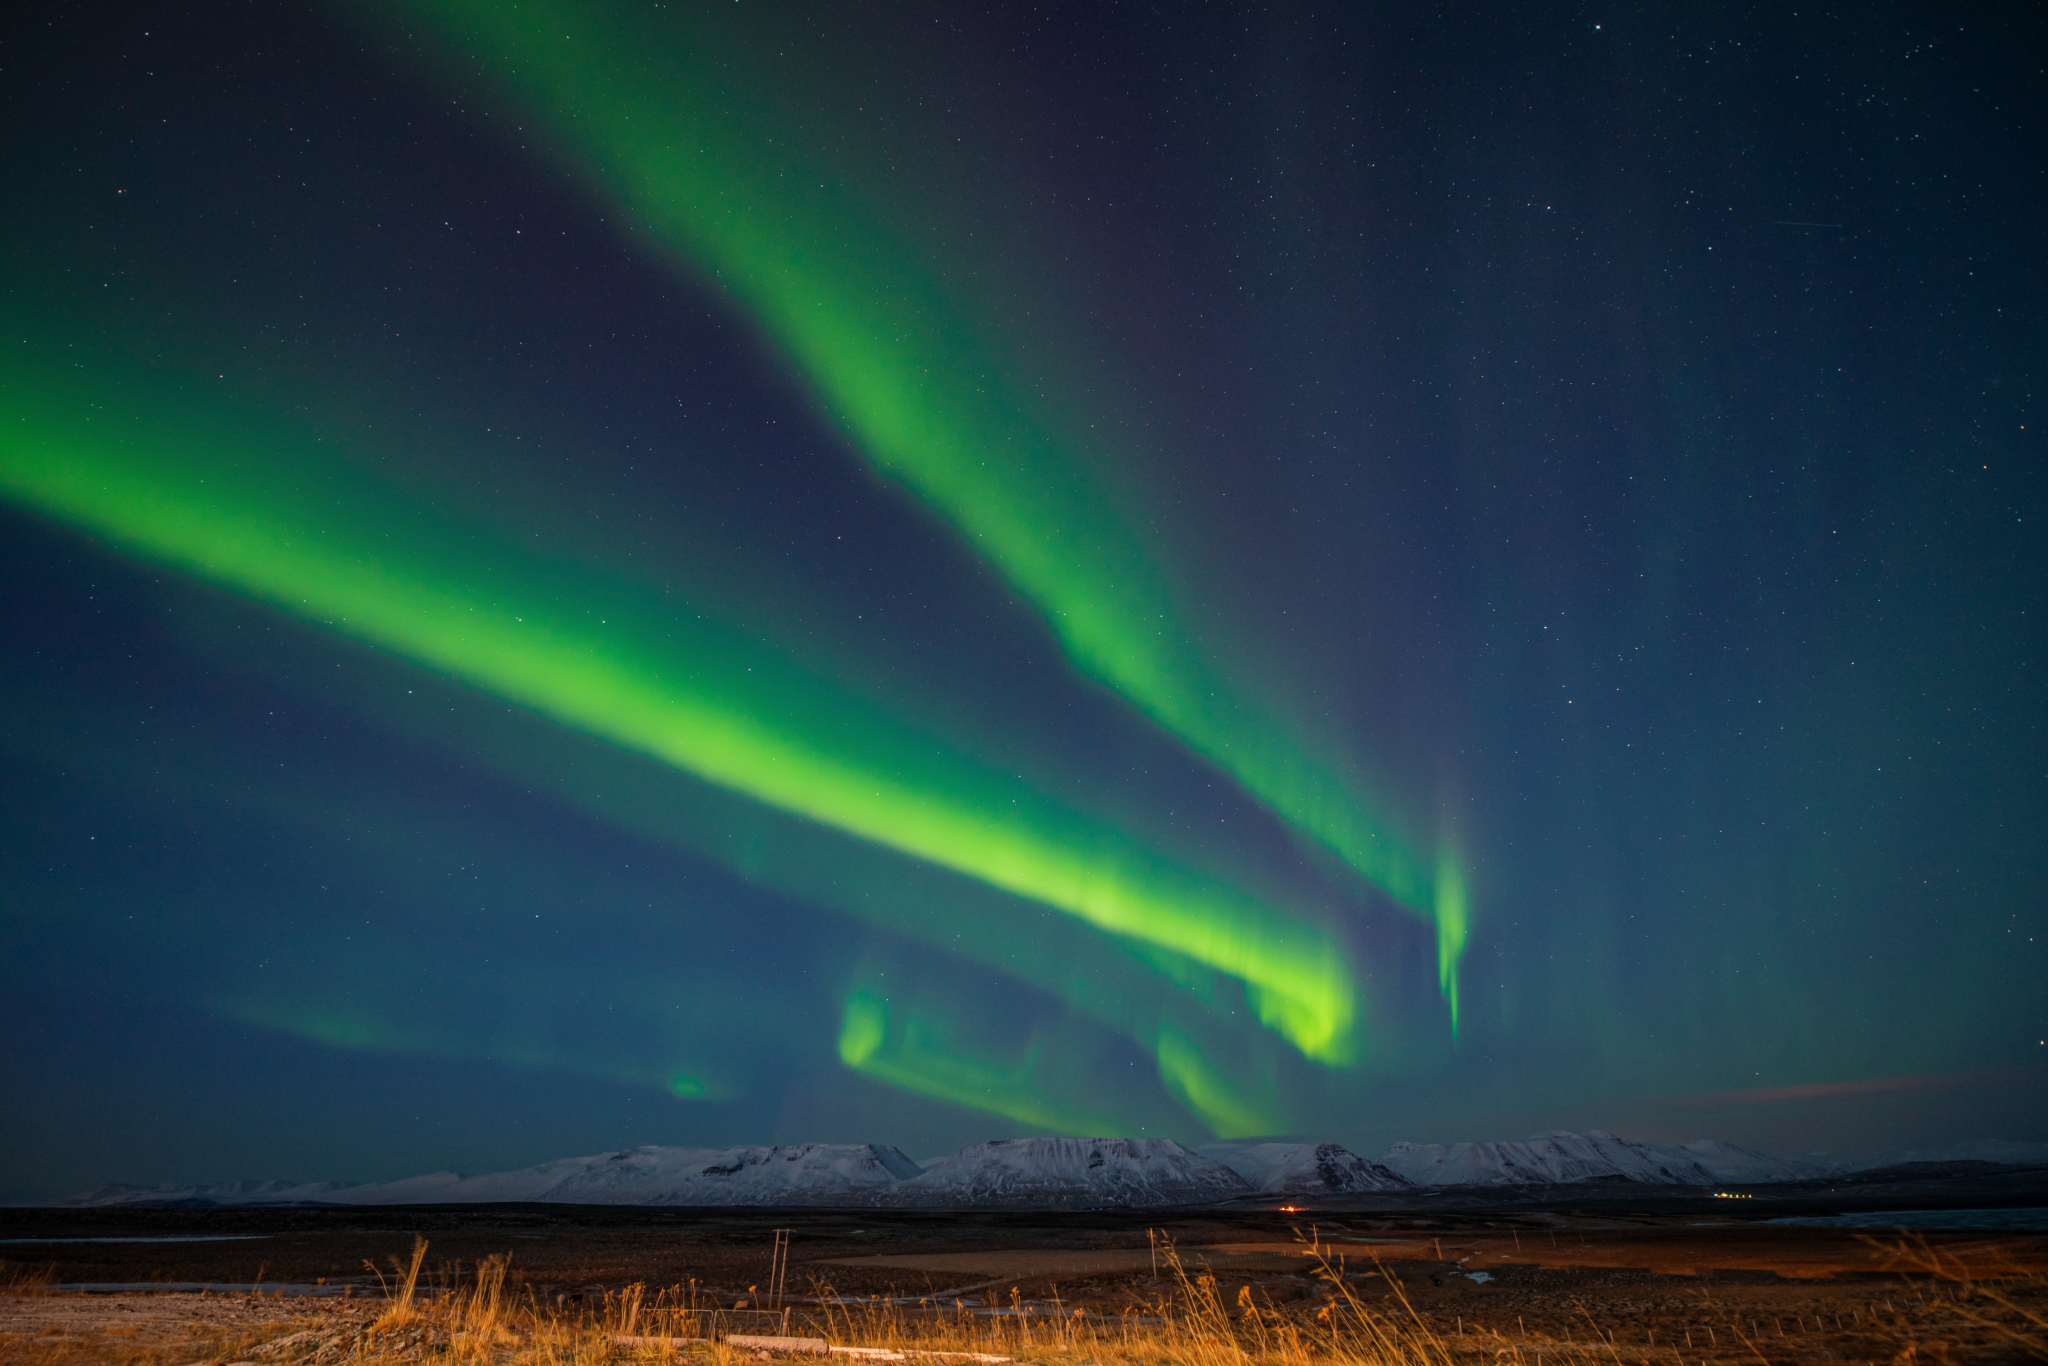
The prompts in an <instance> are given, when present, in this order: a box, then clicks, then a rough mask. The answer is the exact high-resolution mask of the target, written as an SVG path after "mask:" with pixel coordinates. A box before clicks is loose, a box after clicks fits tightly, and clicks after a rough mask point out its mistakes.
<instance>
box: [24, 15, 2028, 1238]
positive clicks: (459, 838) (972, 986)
mask: <svg viewBox="0 0 2048 1366" xmlns="http://www.w3.org/2000/svg"><path fill="white" fill-rule="evenodd" d="M4 24H5V28H4V30H0V74H4V79H0V106H4V113H0V149H4V153H0V154H4V157H5V165H4V175H5V180H4V183H5V184H6V186H7V187H8V189H7V193H6V194H5V195H4V196H0V244H4V250H0V286H4V295H0V298H4V305H0V307H4V317H5V321H6V329H5V330H4V332H0V348H4V350H0V583H4V587H5V591H4V592H0V807H4V816H0V1038H4V1040H5V1043H4V1046H0V1089H4V1092H5V1094H6V1095H7V1096H8V1098H9V1101H8V1104H7V1105H6V1106H5V1107H0V1108H4V1115H0V1168H4V1175H0V1196H6V1197H11V1198H20V1199H35V1198H44V1197H48V1196H53V1195H61V1194H65V1193H68V1192H70V1191H72V1190H76V1189H80V1188H83V1187H86V1186H90V1185H93V1184H97V1183H99V1182H103V1181H114V1180H125V1181H141V1182H168V1181H176V1180H195V1179H196V1180H223V1179H233V1178H241V1177H268V1176H295V1177H302V1178H345V1179H373V1178H384V1177H395V1176H401V1175H407V1174H411V1173H415V1172H420V1171H427V1170H435V1169H442V1168H453V1169H457V1170H464V1171H479V1170H490V1169H497V1168H504V1167H513V1166H523V1165H527V1164H530V1163H533V1162H538V1161H542V1160H545V1159H549V1158H554V1157H560V1156H565V1155H568V1154H572V1153H581V1152H591V1151H598V1150H602V1149H604V1148H607V1147H615V1146H625V1145H629V1144H637V1143H677V1144H692V1145H725V1144H731V1143H758V1142H791V1141H813V1140H815V1141H838V1142H884V1143H894V1144H896V1145H898V1146H900V1147H902V1148H904V1149H905V1150H906V1151H908V1152H911V1153H912V1154H913V1155H916V1156H921V1157H929V1156H933V1155H936V1154H937V1153H939V1152H943V1151H946V1150H949V1149H950V1148H953V1147H956V1146H958V1145H960V1144H963V1143H968V1142H973V1141H979V1140H981V1139H985V1138H991V1137H1007V1136H1016V1135H1024V1134H1035V1133H1069V1134H1081V1133H1086V1134H1128V1135H1134V1136H1159V1137H1172V1138H1178V1139H1181V1140H1183V1141H1185V1142H1189V1143H1201V1142H1213V1141H1217V1140H1219V1139H1242V1138H1250V1137H1259V1136H1276V1137H1277V1136H1296V1137H1301V1138H1308V1139H1316V1140H1328V1139H1334V1140H1337V1141H1342V1142H1346V1143H1349V1144H1351V1145H1352V1146H1354V1147H1357V1148H1359V1149H1360V1150H1362V1151H1368V1152H1375V1151H1377V1150H1378V1149H1379V1148H1380V1147H1383V1146H1384V1145H1385V1144H1387V1143H1389V1142H1392V1141H1394V1140H1397V1139H1403V1138H1407V1139H1416V1140H1429V1141H1450V1140H1457V1139H1467V1138H1503V1137H1519V1136H1522V1135H1524V1134H1526V1133H1528V1132H1532V1131H1534V1130H1537V1129H1541V1128H1551V1127H1572V1128H1585V1127H1605V1128H1610V1129H1614V1130H1616V1131H1619V1132H1622V1133H1624V1134H1627V1135H1629V1136H1642V1137H1656V1138H1677V1139H1691V1138H1697V1137H1702V1136H1713V1137H1718V1138H1723V1139H1728V1140H1732V1141H1736V1142H1743V1143H1749V1144H1753V1145H1757V1146H1761V1147H1765V1148H1768V1149H1772V1150H1775V1151H1780V1152H1801V1151H1811V1150H1819V1149H1826V1150H1830V1151H1838V1152H1841V1151H1848V1152H1857V1151H1872V1150H1879V1149H1885V1148H1889V1147H1896V1146H1900V1145H1906V1144H1929V1143H1939V1142H1943V1141H1948V1140H1957V1139H1971V1138H1989V1137H2001V1138H2011V1139H2040V1138H2044V1137H2048V1100H2044V1097H2048V1043H2043V1042H2042V1040H2043V1038H2044V1037H2048V992H2044V991H2043V990H2042V989H2041V986H2040V983H2041V982H2042V981H2044V980H2048V910H2044V904H2043V893H2044V890H2048V861H2044V853H2048V851H2044V845H2043V829H2044V818H2048V744H2044V737H2043V735H2042V729H2041V718H2042V717H2043V715H2044V700H2048V699H2044V698H2043V696H2042V687H2041V683H2042V679H2041V675H2042V673H2043V671H2044V670H2048V659H2044V658H2043V656H2042V652H2041V650H2040V641H2039V637H2040V633H2041V626H2042V617H2043V614H2044V613H2048V599H2044V594H2043V588H2044V582H2043V580H2044V566H2048V560H2044V554H2043V551H2044V544H2043V540H2042V536H2041V531H2040V528H2041V526H2042V525H2043V522H2042V519H2043V518H2044V517H2048V507H2044V506H2043V504H2044V498H2043V493H2044V484H2043V470H2042V442H2041V435H2040V433H2041V420H2042V419H2041V414H2040V412H2039V408H2040V404H2039V401H2038V399H2037V391H2038V389H2039V386H2040V385H2041V384H2042V383H2043V380H2044V375H2043V368H2044V363H2048V326H2044V322H2048V320H2044V316H2043V305H2044V303H2048V289H2044V285H2048V278H2044V276H2048V264H2044V257H2043V254H2042V253H2041V252H2040V251H2039V248H2038V243H2039V233H2040V226H2039V225H2040V209H2041V206H2042V204H2043V203H2044V202H2048V183H2044V169H2043V167H2042V165H2041V162H2040V157H2039V156H2038V142H2039V139H2040V137H2041V136H2042V133H2041V127H2042V118H2041V115H2042V108H2041V105H2042V95H2041V92H2042V90H2043V88H2044V87H2043V84H2042V80H2041V74H2042V73H2041V72H2040V71H2039V70H2038V67H2039V61H2038V53H2039V52H2040V51H2041V50H2042V46H2043V44H2042V40H2043V38H2044V37H2048V35H2044V34H2043V33H2042V32H2041V26H2040V24H2039V22H2038V20H2037V18H2035V17H2032V16H2021V15H2019V14H2018V13H2017V12H2015V11H2009V10H2005V9H2003V8H2001V7H1980V8H1968V7H1966V9H1965V10H1964V11H1956V10H1954V9H1952V8H1937V7H1932V6H1900V5H1892V6H1875V7H1866V8H1865V9H1863V10H1860V11H1857V12H1855V13H1846V12H1835V11H1831V10H1827V9H1813V10H1805V9H1801V10H1798V11H1793V10H1790V9H1786V8H1782V7H1780V8H1772V9H1761V8H1752V7H1747V6H1728V5H1704V6H1702V5H1677V4H1670V5H1635V6H1619V7H1612V8H1602V7H1601V6H1600V5H1598V4H1588V3H1557V4H1543V3H1529V4H1519V5H1509V6H1488V7H1464V8H1462V9H1456V8H1454V9H1451V10H1445V9H1443V8H1441V7H1438V6H1433V5H1422V4H1413V3H1392V4H1385V5H1328V4H1324V5H1309V4H1273V5H1261V6H1248V5H1213V6H1208V5H1204V6H1193V5H1190V6H1137V5H1116V4H1106V5H1064V6H1063V5H1045V4H1039V5H1022V4H1015V5H1003V4H996V5H985V6H978V7H968V8H964V9H963V8H961V7H959V6H940V5H932V4H920V3H911V4H887V5H882V6H873V7H865V6H864V7H857V8H851V9H850V8H848V7H846V6H843V5H826V4H814V3H807V2H806V0H791V3H785V4H766V3H757V0H742V3H738V4H734V3H729V2H722V3H703V4H694V3H681V2H679V3H662V4H650V3H645V2H644V0H637V2H636V3H631V4H627V3H615V2H614V0H521V3H519V4H517V5H504V4H495V3H484V2H483V0H333V3H321V4H310V5H309V4H303V3H285V4H278V3H260V2H257V0H251V2H250V3H218V4H204V3H201V4H192V5H183V6H173V5H154V4H146V3H129V2H128V0H112V3H108V4H102V5H93V6H81V5H75V4H72V5H65V4H30V5H27V6H24V7H20V8H19V9H17V10H15V11H13V12H12V13H11V15H10V17H9V18H8V19H6V20H5V21H4Z"/></svg>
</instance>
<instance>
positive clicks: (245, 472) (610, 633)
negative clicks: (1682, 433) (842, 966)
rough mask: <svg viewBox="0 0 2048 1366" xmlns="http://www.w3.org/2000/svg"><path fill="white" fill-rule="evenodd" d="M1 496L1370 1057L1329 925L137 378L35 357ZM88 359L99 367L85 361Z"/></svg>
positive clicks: (1279, 1027)
mask: <svg viewBox="0 0 2048 1366" xmlns="http://www.w3.org/2000/svg"><path fill="white" fill-rule="evenodd" d="M10 371H11V372H10V373H9V374H8V375H7V376H6V382H5V384H4V388H0V443H4V444H0V490H4V491H5V493H6V494H7V495H8V496H10V497H12V498H14V499H15V500H17V501H19V502H21V503H24V504H26V505H28V506H30V507H34V508H36V509H38V510H40V511H41V512H43V513H45V514H46V515H49V516H52V517H56V518H59V519H61V520H64V521H67V522H70V523H72V524H74V525H77V526H80V527H84V528H86V529H88V530H91V531H93V532H95V533H97V534H99V535H101V536H103V537H106V538H107V539H109V540H110V541H112V542H113V543H115V544H117V545H119V546H121V547H123V548H125V549H127V550H130V551H132V552H135V553H138V554H141V555H144V556H146V557H149V558H151V559H155V560H158V561H160V562H163V563H167V564H171V565H174V566H177V567H179V568H182V569H186V570H189V571H192V572H195V573H198V574H201V575H203V576H205V577H207V578H210V579H212V580H215V581H217V582H221V583H225V584H229V585H232V586H234V587H236V588H238V589H241V590H242V591H245V592H248V593H250V594H252V595H254V596H256V597H258V598H261V599H263V600H265V601H268V602H271V603H273V604H275V605H277V606H279V607H282V608H284V609H285V610H287V611H289V612H292V613H294V614H296V615H298V616H301V617H304V618H306V619H308V620H311V621H314V622H318V623H322V624H324V625H326V626H328V627H330V628H332V629H334V630H336V631H339V632H342V633H344V634H347V635H350V636H353V637H355V638H357V639H360V640H363V641H366V642H369V643H371V644H374V645H377V646H379V647H381V648H383V649H387V650H391V651H393V652H395V653H398V654H400V655H403V656H405V657H407V658H410V659H412V660H414V661H415V662H417V663H420V664H423V665H425V666H427V667H429V668H431V669H434V670H436V671H437V672H440V673H443V674H445V675H447V676H448V677H450V678H454V679H457V680H460V681H463V682H465V683H468V684H470V685H472V686H475V687H479V688H482V689H485V690H487V691H489V692H492V693H495V694H496V695H498V696H500V697H503V698H506V699H508V700H510V701H513V702H516V703H519V704H520V705H523V706H525V707H529V708H531V709H532V710H534V711H535V712H538V713H540V714H542V715H544V716H546V717H549V718H551V719H552V720H554V721H556V722H558V723H561V724H564V725H567V726H570V727H572V728H574V729H577V730H580V731H582V732H584V733H586V734H589V735H594V736H597V737H599V738H601V739H605V740H608V741H611V742H613V743H616V744H619V745H621V746H624V747H626V748H629V749H633V750H636V751H638V752H640V753H643V754H646V755H649V756H651V757H654V758H656V759H659V760H661V761H663V762H665V763H667V764H670V765H673V766H674V767H676V768H679V769H683V770H685V771H688V772H690V773H693V774H696V775H697V776H699V777H701V778H704V779H706V780H708V781H709V782H712V783H714V784H717V785H719V786H722V787H725V788H728V789H730V790H732V791H735V792H738V793H741V794H744V795H746V796H748V797H751V798H753V799H754V800H756V801H760V802H763V803H766V804H768V805H770V806H773V807H776V808H778V809H780V810H783V811H787V812H790V813H793V814H795V815H798V816H801V817H804V818H806V819H808V820H812V821H816V822H819V823H821V824H824V825H828V826H832V827H835V828H837V829H839V830H843V831H845V832H847V833H849V834H852V835H854V836H857V837H858V838H860V839H862V840H866V841H869V842H872V843H874V844H878V845H881V846H884V847H887V848H890V849H894V850H896V851H898V852H900V853H904V854H909V855H911V856H913V857H915V858H918V859H921V860H925V861H927V862H929V863H932V864H935V865H938V866H940V867H944V868H949V869H952V870H954V871H956V872H958V873H962V874H965V875H966V876H968V877H971V878H974V879H977V880H979V881H981V882H983V883H986V884H988V885H989V886H992V887H995V888H999V889H1001V890H1003V891H1006V892H1009V893H1012V894H1014V895H1016V896H1020V897H1024V898H1027V899H1029V900H1032V901H1036V902H1038V903H1040V904H1042V905H1046V906H1050V907H1054V908H1056V909H1058V910H1060V911H1063V912H1065V913H1067V914H1069V915H1071V916H1074V917H1076V918H1077V919H1079V920H1081V921H1083V922H1085V923H1087V924H1089V925H1092V926H1094V927H1095V928H1097V929H1099V930H1103V931H1106V932H1108V933H1110V934H1113V935H1116V936H1121V937H1125V938H1128V939H1131V940H1136V941H1140V942H1142V943H1148V944H1152V945H1155V946H1157V947H1158V948H1159V949H1162V950H1165V951H1167V952H1168V953H1170V954H1172V955H1177V956H1181V957H1184V958H1186V959H1188V960H1191V961H1193V962H1195V963H1200V964H1202V965H1204V966H1205V967H1207V968H1210V969H1213V970H1214V971H1217V972H1220V973H1223V974H1226V975H1228V976H1231V977H1234V978H1236V979H1238V980H1239V981H1241V982H1242V983H1243V984H1244V989H1245V997H1246V1000H1247V1001H1248V1002H1249V1003H1250V1004H1251V1006H1252V1009H1253V1012H1254V1014H1255V1015H1256V1016H1257V1018H1258V1019H1259V1020H1260V1021H1262V1022H1263V1023H1265V1024H1266V1025H1268V1026H1270V1027H1271V1028H1273V1029H1274V1030H1276V1031H1277V1032H1279V1033H1280V1034H1281V1035H1282V1036H1283V1037H1285V1038H1287V1039H1288V1040H1289V1041H1290V1042H1292V1043H1293V1044H1294V1045H1295V1046H1296V1047H1297V1048H1298V1049H1300V1050H1301V1051H1302V1052H1303V1053H1304V1054H1306V1055H1308V1056H1310V1057H1315V1058H1319V1059H1323V1060H1326V1061H1342V1060H1345V1059H1348V1058H1349V1057H1351V1056H1353V1055H1354V1054H1355V1051H1356V1047H1357V1044H1356V1040H1355V1038H1354V1037H1353V1036H1354V1032H1355V1029H1356V1024H1357V1015H1356V1008H1357V1002H1356V987H1355V984H1354V983H1353V981H1352V979H1351V975H1350V971H1349V968H1348V966H1347V965H1346V963H1345V960H1344V958H1343V955H1342V953H1341V951H1340V950H1339V948H1338V946H1337V945H1336V944H1335V943H1334V942H1333V941H1332V940H1331V938H1330V937H1329V935H1328V934H1327V933H1325V932H1324V931H1322V930H1320V929H1318V928H1316V927H1314V926H1312V925H1309V924H1307V923H1304V922H1303V921H1301V920H1298V919H1295V918H1292V917H1290V916H1288V915H1285V914H1283V913H1280V912H1278V911H1276V910H1274V909H1272V908H1269V907H1267V906H1265V905H1263V904H1261V903H1259V902H1257V901H1255V900H1253V899H1251V898H1248V897H1246V896H1244V895H1243V894H1241V893H1239V892H1237V891H1235V890H1234V889H1233V888H1231V887H1229V886H1226V885H1223V884H1220V883H1218V882H1216V881H1215V880H1213V879H1211V878H1208V877H1206V876H1204V875H1201V874H1197V873H1193V872H1189V871H1188V870H1185V869H1183V868H1180V867H1177V866H1175V865H1173V864H1171V863H1170V862H1168V861H1166V860H1164V859H1162V858H1160V857H1158V856H1156V855H1155V854H1152V853H1151V852H1149V851H1147V850H1144V849H1142V848H1139V847H1136V846H1135V845H1134V844H1133V843H1132V842H1131V841H1129V840H1128V839H1126V838H1124V837H1123V836H1122V835H1121V834H1120V833H1119V832H1118V831H1116V830H1114V829H1109V828H1105V827H1103V826H1101V825H1099V824H1096V823H1094V822H1091V821H1089V820H1088V819H1086V818H1085V817H1083V816H1081V815H1080V814H1079V813H1076V812H1074V811H1072V810H1071V809H1068V808H1065V807H1062V806H1060V805H1058V804H1056V803H1053V802H1050V801H1048V800H1046V799H1045V798H1043V797H1042V796H1040V795H1039V794H1038V793H1036V792H1035V791H1034V790H1033V789H1031V788H1030V787H1028V786H1026V785H1025V784H1023V783H1022V782H1021V781H1020V780H1018V779H1016V778H1015V777H1014V776H1013V775H1009V774H1006V773H999V772H994V771H991V770H989V769H987V768H985V767H983V766H981V765H979V764H976V763H974V762H973V761H972V760H970V759H967V758H965V757H963V756H961V755H959V754H957V753H954V752H952V751H950V750H948V749H946V748H945V747H943V746H942V745H940V744H939V743H938V742H936V741H934V740H933V739H932V738H931V737H930V736H927V735H923V734H919V733H917V732H914V731H909V730H906V729H905V728H904V727H903V726H902V725H901V724H900V723H898V722H896V721H895V720H893V719H892V718H890V717H888V716H887V715H885V714H883V713H881V712H879V711H878V710H877V709H875V708H873V707H872V706H870V705H868V704H866V703H864V702H862V701H861V700H860V699H857V698H853V697H850V696H848V695H846V694H845V693H844V692H843V690H841V689H839V688H838V687H836V686H835V685H834V684H833V683H831V682H830V681H829V680H825V679H821V678H819V677H817V676H815V675H812V674H809V673H806V672H804V671H803V670H800V669H798V668H796V667H794V666H793V665H791V664H790V663H789V662H788V661H787V660H786V659H784V658H782V657H781V656H779V655H777V654H775V653H773V652H771V651H769V650H766V649H764V648H762V647H761V646H760V645H759V644H758V643H757V642H754V641H752V640H750V639H748V638H746V637H744V636H742V635H740V634H739V633H737V632H734V631H732V630H730V629H729V628H726V627H724V626H723V625H722V624H720V623H717V622H712V621H707V620H705V619H704V618H702V617H699V616H697V615H696V614H694V613H692V612H691V611H689V609H688V608H687V607H682V608H678V607H677V606H676V605H675V604H674V603H673V602H669V601H664V600H659V599H654V598H651V597H649V596H648V595H646V594H644V593H640V592H637V591H635V590H633V589H631V588H630V587H626V586H621V585H620V584H618V583H617V582H615V581H612V580H608V579H604V578H602V577H599V576H595V575H592V574H589V573H588V572H586V571H581V570H578V569H576V568H574V567H572V566H565V565H562V564H559V563H556V562H553V561H549V560H546V559H543V558H541V557H539V556H536V555H533V554H531V553H528V552H526V551H523V550H521V549H519V548H516V547H513V546H510V545H507V544H503V543H501V542H497V541H494V540H493V539H491V538H490V537H488V536H487V535H485V534H482V533H479V532H478V531H476V529H475V528H472V527H469V526H466V525H463V524H460V523H455V522H451V521H449V520H447V519H445V518H442V517H440V516H438V515H437V514H435V513H433V512H431V511H429V510H427V509H425V508H422V507H420V506H418V505H416V504H413V503H410V502H408V501H407V500H405V499H402V498H400V497H397V496H395V495H394V494H393V493H392V492H391V491H390V490H389V489H387V488H383V487H382V486H379V485H376V484H373V483H370V482H368V481H366V480H364V479H362V478H361V477H360V476H359V475H356V474H355V473H353V472H352V471H351V470H349V469H348V468H346V467H345V466H344V465H343V464H342V463H341V462H339V461H337V460H335V459H333V458H332V457H331V456H329V455H328V454H327V453H326V452H325V451H323V450H322V449H321V448H320V447H319V446H318V444H317V443H314V442H311V441H309V440H307V439H306V438H305V437H304V436H303V435H300V434H298V433H296V432H293V431H290V430H288V429H285V428H283V427H262V426H259V425H257V424H255V423H253V422H251V421H249V420H248V419H245V418H239V417H236V416H234V415H232V414H229V413H225V412H223V411H221V410H220V409H219V408H218V407H217V406H215V405H195V404H193V403H191V402H190V401H189V400H186V399H183V398H181V397H179V396H178V395H176V394H175V393H173V392H171V391H169V390H167V389H161V388H159V389H158V390H156V391H155V392H153V393H149V394H148V396H147V397H138V396H137V394H136V392H135V391H136V389H137V388H138V387H140V386H143V385H145V384H146V380H145V379H144V378H143V377H139V376H136V375H132V374H131V375H126V376H124V377H123V378H122V380H121V381H120V382H118V383H112V382H109V381H106V380H99V381H97V382H93V381H90V380H88V379H87V378H83V377H82V376H81V373H80V372H79V371H78V370H76V369H75V368H72V367H65V368H56V367H49V368H43V367H39V366H37V365H35V364H34V361H33V358H32V357H30V356H26V355H23V356H17V357H16V358H15V359H14V360H13V361H12V362H11V365H10ZM88 373H94V372H88Z"/></svg>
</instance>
